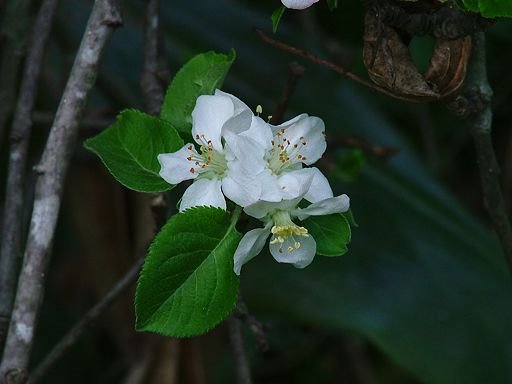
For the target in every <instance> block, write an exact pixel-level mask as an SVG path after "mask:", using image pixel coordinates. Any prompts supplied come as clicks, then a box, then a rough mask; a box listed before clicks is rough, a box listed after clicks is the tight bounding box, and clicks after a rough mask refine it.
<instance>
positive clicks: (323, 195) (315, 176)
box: [290, 167, 334, 203]
mask: <svg viewBox="0 0 512 384" xmlns="http://www.w3.org/2000/svg"><path fill="white" fill-rule="evenodd" d="M290 175H291V176H295V177H300V178H303V179H306V180H307V179H308V178H309V177H312V180H311V183H310V187H309V189H308V191H307V192H306V193H305V194H304V198H305V199H306V200H307V201H309V202H311V203H316V202H318V201H322V200H325V199H329V198H331V197H333V196H334V195H333V193H332V189H331V186H330V185H329V181H328V180H327V178H326V177H325V176H324V175H323V173H322V172H320V170H319V169H318V168H315V167H312V168H303V169H300V170H298V171H293V172H290Z"/></svg>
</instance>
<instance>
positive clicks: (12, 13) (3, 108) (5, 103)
mask: <svg viewBox="0 0 512 384" xmlns="http://www.w3.org/2000/svg"><path fill="white" fill-rule="evenodd" d="M30 3H31V0H11V1H10V2H9V3H7V5H6V9H5V15H4V17H3V20H2V31H1V33H2V35H3V36H4V37H5V44H4V47H3V50H2V52H1V55H0V56H1V61H0V143H2V141H3V139H4V131H5V127H6V125H7V121H8V120H9V116H10V115H11V112H12V109H13V107H14V100H15V99H16V98H15V96H16V90H17V86H18V75H19V70H20V63H21V59H22V57H23V52H24V45H25V39H26V37H27V31H28V30H29V25H30V24H29V21H30V19H29V12H30Z"/></svg>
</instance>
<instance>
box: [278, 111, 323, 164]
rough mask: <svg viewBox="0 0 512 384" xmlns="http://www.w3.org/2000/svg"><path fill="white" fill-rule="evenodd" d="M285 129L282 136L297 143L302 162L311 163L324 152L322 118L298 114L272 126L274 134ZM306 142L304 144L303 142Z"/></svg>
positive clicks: (292, 144)
mask: <svg viewBox="0 0 512 384" xmlns="http://www.w3.org/2000/svg"><path fill="white" fill-rule="evenodd" d="M283 129H284V130H285V132H284V133H283V137H285V138H286V140H287V141H289V142H290V143H291V144H290V146H294V145H297V148H298V150H299V153H300V155H302V158H305V160H302V162H303V163H304V164H306V165H311V164H313V163H314V162H316V161H317V160H318V159H319V158H320V157H322V155H323V154H324V152H325V149H326V148H327V142H326V141H325V125H324V122H323V121H322V119H320V118H318V117H315V116H308V115H307V114H302V115H299V116H297V117H295V118H293V119H291V120H289V121H287V122H285V123H283V124H281V125H278V126H275V127H273V131H274V134H275V133H277V132H278V131H280V130H281V132H282V130H283ZM304 142H305V143H306V144H305V145H304V144H303V143H304Z"/></svg>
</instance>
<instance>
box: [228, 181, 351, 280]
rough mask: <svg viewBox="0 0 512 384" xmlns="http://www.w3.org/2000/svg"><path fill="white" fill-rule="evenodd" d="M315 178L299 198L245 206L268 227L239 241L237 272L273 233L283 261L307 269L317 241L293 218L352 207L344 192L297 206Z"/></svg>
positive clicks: (274, 253)
mask: <svg viewBox="0 0 512 384" xmlns="http://www.w3.org/2000/svg"><path fill="white" fill-rule="evenodd" d="M311 181H312V177H310V178H309V182H306V183H305V184H303V185H302V186H301V192H300V194H299V196H298V197H296V198H295V199H291V200H282V201H280V202H268V201H258V202H256V203H255V204H252V205H249V206H247V207H245V208H244V212H245V213H247V214H248V215H249V216H252V217H254V218H257V219H259V220H261V221H262V222H263V223H264V227H263V228H257V229H253V230H251V231H249V232H247V233H246V234H245V235H244V237H243V238H242V240H241V241H240V243H239V244H238V248H237V249H236V252H235V256H234V268H233V269H234V271H235V273H236V274H237V275H240V270H241V268H242V266H243V265H244V264H245V263H247V262H248V261H249V260H251V259H252V258H253V257H255V256H257V255H258V254H259V253H260V252H261V250H262V249H263V247H264V246H265V243H266V241H267V238H268V237H269V236H271V239H270V242H269V249H270V253H271V254H272V256H273V257H274V259H276V260H277V261H278V262H279V263H290V264H292V265H293V266H295V267H296V268H304V267H306V266H308V265H309V264H310V263H311V262H312V261H313V258H314V257H315V254H316V242H315V240H314V239H313V237H312V236H311V235H310V234H309V233H308V230H307V229H306V228H304V227H301V226H299V225H297V224H295V223H294V222H293V219H294V218H297V219H299V220H301V221H302V220H305V219H307V218H308V217H309V216H322V215H330V214H333V213H341V212H346V211H348V209H349V207H350V199H349V197H348V196H347V195H340V196H336V197H329V198H326V199H323V200H320V201H317V202H315V203H312V204H310V205H309V206H308V207H306V208H299V207H298V206H297V205H298V204H299V202H300V201H301V200H302V199H303V197H304V196H305V195H306V193H307V192H308V191H309V189H310V187H311ZM329 189H330V188H329Z"/></svg>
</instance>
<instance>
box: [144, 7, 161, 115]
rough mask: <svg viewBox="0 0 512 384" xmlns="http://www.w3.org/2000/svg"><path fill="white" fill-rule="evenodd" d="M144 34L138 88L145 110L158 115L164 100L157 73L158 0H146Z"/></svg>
mask: <svg viewBox="0 0 512 384" xmlns="http://www.w3.org/2000/svg"><path fill="white" fill-rule="evenodd" d="M146 9H147V10H146V26H145V33H144V37H145V38H144V69H143V71H142V76H141V79H140V86H141V89H142V92H143V93H144V98H145V101H146V110H147V111H148V113H150V114H152V115H158V113H159V112H160V108H161V105H162V101H163V99H164V88H163V86H162V84H161V82H160V79H159V78H158V72H159V44H158V40H159V39H158V35H159V26H160V18H159V14H158V10H159V0H148V2H147V7H146Z"/></svg>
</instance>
